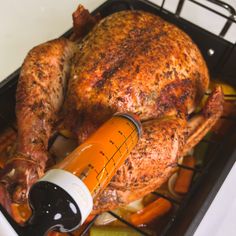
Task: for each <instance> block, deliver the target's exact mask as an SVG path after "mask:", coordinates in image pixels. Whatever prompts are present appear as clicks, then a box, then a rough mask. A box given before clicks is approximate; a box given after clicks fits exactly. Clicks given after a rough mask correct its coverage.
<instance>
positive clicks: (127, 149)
mask: <svg viewBox="0 0 236 236" xmlns="http://www.w3.org/2000/svg"><path fill="white" fill-rule="evenodd" d="M118 133H119V134H120V135H122V136H123V137H124V138H125V141H127V138H126V136H125V135H124V133H123V132H122V131H120V130H119V131H118ZM125 148H126V152H127V153H128V152H129V147H128V145H127V142H125Z"/></svg>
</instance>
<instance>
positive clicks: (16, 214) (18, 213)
mask: <svg viewBox="0 0 236 236" xmlns="http://www.w3.org/2000/svg"><path fill="white" fill-rule="evenodd" d="M11 210H12V215H13V218H14V220H15V221H16V222H18V223H20V224H21V223H24V222H25V221H26V220H28V219H29V217H30V215H31V210H30V207H29V205H28V204H22V205H19V204H16V203H12V204H11Z"/></svg>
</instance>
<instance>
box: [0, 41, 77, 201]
mask: <svg viewBox="0 0 236 236" xmlns="http://www.w3.org/2000/svg"><path fill="white" fill-rule="evenodd" d="M74 51H75V45H74V44H73V43H72V42H70V41H69V40H66V39H56V40H53V41H50V42H47V43H44V44H42V45H39V46H37V47H35V48H33V49H32V50H31V51H30V52H29V54H28V56H27V57H26V59H25V61H24V64H23V66H22V69H21V74H20V78H19V82H18V87H17V96H16V115H17V126H18V137H17V150H16V153H15V154H14V155H13V156H12V158H11V159H10V160H9V161H8V163H7V165H6V166H5V168H4V170H3V172H2V173H1V175H0V177H1V179H0V183H1V184H3V185H4V186H5V188H7V189H8V191H10V192H11V193H12V194H13V200H14V201H16V202H22V201H24V200H25V197H26V196H27V194H28V190H29V188H30V186H31V185H32V184H33V183H34V182H35V181H36V180H37V179H38V178H39V177H41V176H42V175H43V173H44V168H45V165H46V161H47V159H48V153H47V148H48V140H49V138H50V136H51V135H52V132H53V129H55V121H56V119H57V114H58V111H59V109H60V108H61V105H62V103H63V100H64V96H65V95H64V93H65V88H66V84H67V83H66V82H67V78H68V72H69V70H68V69H69V64H70V59H71V57H72V56H73V54H74ZM2 188H3V187H1V189H2ZM1 192H3V190H1Z"/></svg>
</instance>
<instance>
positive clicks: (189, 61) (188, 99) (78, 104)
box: [65, 11, 209, 141]
mask: <svg viewBox="0 0 236 236" xmlns="http://www.w3.org/2000/svg"><path fill="white" fill-rule="evenodd" d="M208 80H209V78H208V71H207V68H206V65H205V62H204V60H203V58H202V56H201V54H200V52H199V50H198V49H197V47H196V45H195V44H194V43H193V42H192V41H191V39H190V38H189V37H188V36H187V35H186V34H185V33H183V32H182V31H181V30H179V29H178V28H177V27H175V26H173V25H171V24H169V23H167V22H165V21H164V20H162V19H161V18H159V17H158V16H155V15H152V14H150V13H147V12H141V11H122V12H118V13H115V14H113V15H111V16H108V17H106V18H105V19H103V20H101V21H100V23H99V24H98V25H97V26H95V27H94V28H93V30H92V31H91V32H90V33H89V34H88V36H87V37H86V38H85V39H84V40H83V41H82V43H81V44H80V45H79V51H78V52H77V54H76V56H75V59H74V61H73V65H72V70H71V78H70V81H69V90H68V95H67V99H66V109H65V110H66V112H65V114H71V116H67V117H66V125H67V126H73V125H74V127H77V126H79V127H81V129H82V130H80V129H78V133H79V134H80V135H82V136H83V132H86V131H87V129H86V128H85V126H86V125H84V124H83V120H82V121H81V117H85V118H84V120H85V122H86V124H87V126H88V127H91V126H94V125H95V124H99V123H101V122H103V121H104V120H106V119H107V118H108V117H109V116H110V115H111V114H112V113H114V112H115V111H130V112H133V113H136V114H139V115H140V117H141V119H142V120H150V119H154V118H157V117H161V116H162V115H163V114H165V115H168V114H176V113H178V112H180V111H181V112H184V113H190V112H192V111H193V109H194V107H195V106H196V104H197V103H198V101H199V99H200V98H201V95H202V94H203V93H204V91H205V90H206V88H207V87H208ZM75 116H77V117H78V118H79V120H78V121H76V120H75V119H74V117H75ZM93 117H94V118H95V119H93ZM88 120H89V121H88ZM76 122H78V123H76ZM72 124H73V125H72ZM95 126H96V125H95ZM74 127H73V128H74ZM88 129H89V128H88ZM88 133H89V132H88ZM82 140H83V139H82V138H81V140H80V141H82Z"/></svg>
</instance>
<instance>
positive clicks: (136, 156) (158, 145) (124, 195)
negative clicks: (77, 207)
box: [93, 117, 186, 214]
mask: <svg viewBox="0 0 236 236" xmlns="http://www.w3.org/2000/svg"><path fill="white" fill-rule="evenodd" d="M185 127H186V121H185V120H182V119H178V118H175V117H166V118H165V119H156V120H152V121H147V122H144V123H143V136H142V138H141V140H140V141H139V143H138V145H137V147H136V148H135V149H134V150H133V151H132V152H131V154H130V155H129V157H128V159H127V160H126V161H125V164H124V165H122V166H121V167H120V168H119V170H118V171H117V173H116V175H115V176H114V177H113V179H112V181H111V182H110V184H109V186H108V187H107V188H106V189H105V190H104V191H103V193H102V194H101V195H100V196H99V197H98V198H97V199H96V201H95V204H94V211H93V213H94V214H95V213H98V212H102V211H106V210H110V209H112V208H116V207H117V206H124V205H125V204H127V203H129V202H131V201H134V200H137V199H140V198H142V197H143V196H145V195H146V194H148V193H150V192H152V191H154V190H155V189H156V188H158V187H159V186H160V185H161V184H163V183H164V182H165V181H167V180H168V178H169V177H170V175H171V173H173V171H174V169H175V167H176V164H177V159H178V152H179V151H180V150H181V149H182V147H183V145H184V141H185V136H184V135H183V131H184V130H185Z"/></svg>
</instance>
